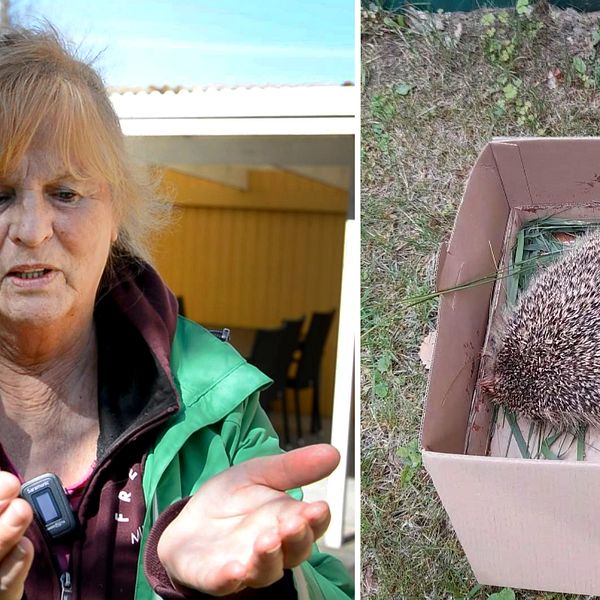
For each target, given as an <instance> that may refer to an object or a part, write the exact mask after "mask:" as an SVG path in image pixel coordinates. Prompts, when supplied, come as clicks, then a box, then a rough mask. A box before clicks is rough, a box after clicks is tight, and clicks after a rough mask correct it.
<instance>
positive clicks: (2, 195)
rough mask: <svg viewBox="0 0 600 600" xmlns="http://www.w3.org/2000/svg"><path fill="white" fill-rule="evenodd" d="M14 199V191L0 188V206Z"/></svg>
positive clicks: (8, 188)
mask: <svg viewBox="0 0 600 600" xmlns="http://www.w3.org/2000/svg"><path fill="white" fill-rule="evenodd" d="M14 197H15V190H14V189H12V188H10V187H2V186H0V204H6V203H7V202H10V201H11V200H13V199H14Z"/></svg>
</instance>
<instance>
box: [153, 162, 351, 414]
mask: <svg viewBox="0 0 600 600" xmlns="http://www.w3.org/2000/svg"><path fill="white" fill-rule="evenodd" d="M163 181H164V184H165V186H167V189H168V190H169V193H170V194H171V196H172V197H173V198H174V201H175V207H176V208H175V220H174V223H173V225H172V226H171V227H170V228H169V230H168V231H167V232H165V233H164V234H163V235H162V236H161V238H160V239H159V240H157V242H156V244H155V250H154V257H155V264H156V266H157V268H158V270H159V271H160V273H161V274H162V276H163V277H164V278H165V280H166V281H167V283H168V284H169V286H170V287H171V289H172V290H173V291H174V292H175V293H176V294H177V295H181V296H183V297H184V301H185V309H186V313H187V315H188V316H189V317H190V318H191V319H193V320H195V321H198V322H199V323H202V324H210V325H221V326H225V327H244V328H268V327H277V326H279V325H280V323H281V321H282V320H283V319H291V318H299V317H300V316H303V315H304V316H305V319H306V320H305V324H306V325H307V324H308V320H309V317H310V315H311V313H312V312H313V311H321V312H322V311H328V310H332V309H335V310H336V318H335V320H334V323H333V325H332V331H331V333H330V335H329V338H328V342H327V346H326V349H325V355H324V358H323V363H322V379H323V382H322V392H321V400H322V405H323V414H326V415H330V414H331V404H332V398H333V381H334V372H335V345H336V341H337V324H338V320H337V315H338V314H339V296H340V283H341V265H342V250H343V236H344V223H345V219H346V210H347V203H348V197H347V193H346V192H345V191H344V190H341V189H338V188H334V187H331V186H327V185H325V184H322V183H319V182H316V181H313V180H310V179H307V178H304V177H300V176H298V175H294V174H291V173H287V172H282V171H250V172H249V174H248V188H247V190H244V191H242V190H239V189H234V188H231V187H228V186H225V185H222V184H218V183H214V182H210V181H207V180H203V179H199V178H196V177H193V176H190V175H186V174H183V173H179V172H176V171H172V170H167V171H165V172H164V176H163ZM307 400H308V394H305V395H304V398H303V406H304V407H305V408H304V409H305V410H306V401H307Z"/></svg>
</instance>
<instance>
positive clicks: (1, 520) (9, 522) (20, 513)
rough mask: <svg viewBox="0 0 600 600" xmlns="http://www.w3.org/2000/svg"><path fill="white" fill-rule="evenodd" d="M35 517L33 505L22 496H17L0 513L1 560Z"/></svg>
mask: <svg viewBox="0 0 600 600" xmlns="http://www.w3.org/2000/svg"><path fill="white" fill-rule="evenodd" d="M32 519H33V512H32V510H31V507H30V506H29V504H27V502H26V501H25V500H23V499H22V498H15V499H14V500H12V501H11V502H10V503H9V505H8V506H7V507H6V509H5V510H4V512H3V513H2V514H1V515H0V560H3V559H4V557H5V556H7V555H8V554H9V553H10V552H11V551H12V549H13V548H14V546H16V545H17V543H18V542H19V540H21V538H22V537H23V534H24V533H25V530H26V529H27V527H28V526H29V524H30V523H31V520H32Z"/></svg>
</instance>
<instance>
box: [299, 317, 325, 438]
mask: <svg viewBox="0 0 600 600" xmlns="http://www.w3.org/2000/svg"><path fill="white" fill-rule="evenodd" d="M334 315H335V311H331V312H327V313H313V316H312V318H311V320H310V326H309V328H308V331H307V332H306V336H305V337H304V340H303V341H302V342H301V344H300V346H299V351H300V353H299V354H300V355H299V358H298V359H297V369H296V374H295V375H294V376H293V377H291V378H289V379H288V380H287V387H288V388H291V389H293V390H294V401H295V408H296V432H297V435H298V440H301V439H302V423H301V416H300V390H303V389H306V388H310V389H311V390H312V409H311V420H310V431H311V433H315V434H316V433H319V432H320V431H321V411H320V407H319V387H320V381H321V358H322V356H323V349H324V348H325V342H326V341H327V335H328V334H329V329H330V328H331V322H332V321H333V316H334Z"/></svg>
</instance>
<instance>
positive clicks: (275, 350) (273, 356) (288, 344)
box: [248, 318, 304, 446]
mask: <svg viewBox="0 0 600 600" xmlns="http://www.w3.org/2000/svg"><path fill="white" fill-rule="evenodd" d="M303 322H304V319H303V318H302V319H299V320H295V321H290V320H287V321H284V322H283V326H282V327H280V328H279V329H259V330H258V331H257V332H256V337H255V339H254V345H253V348H252V352H251V354H250V357H249V358H248V362H249V363H251V364H253V365H254V366H256V367H258V368H259V369H260V370H261V371H262V372H263V373H265V374H266V375H268V376H269V377H270V378H271V379H272V380H273V384H272V385H271V386H270V387H269V388H267V389H266V390H263V391H262V392H261V394H260V402H261V405H262V407H263V408H264V409H265V411H267V412H270V411H271V409H272V404H273V402H275V401H278V400H280V401H281V413H282V418H283V437H284V443H285V444H286V446H287V445H289V444H290V429H289V420H288V409H287V400H286V395H285V390H286V380H287V372H288V368H289V366H290V363H291V362H292V355H293V353H294V351H295V349H296V348H297V346H298V340H299V338H300V331H301V329H302V323H303Z"/></svg>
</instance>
